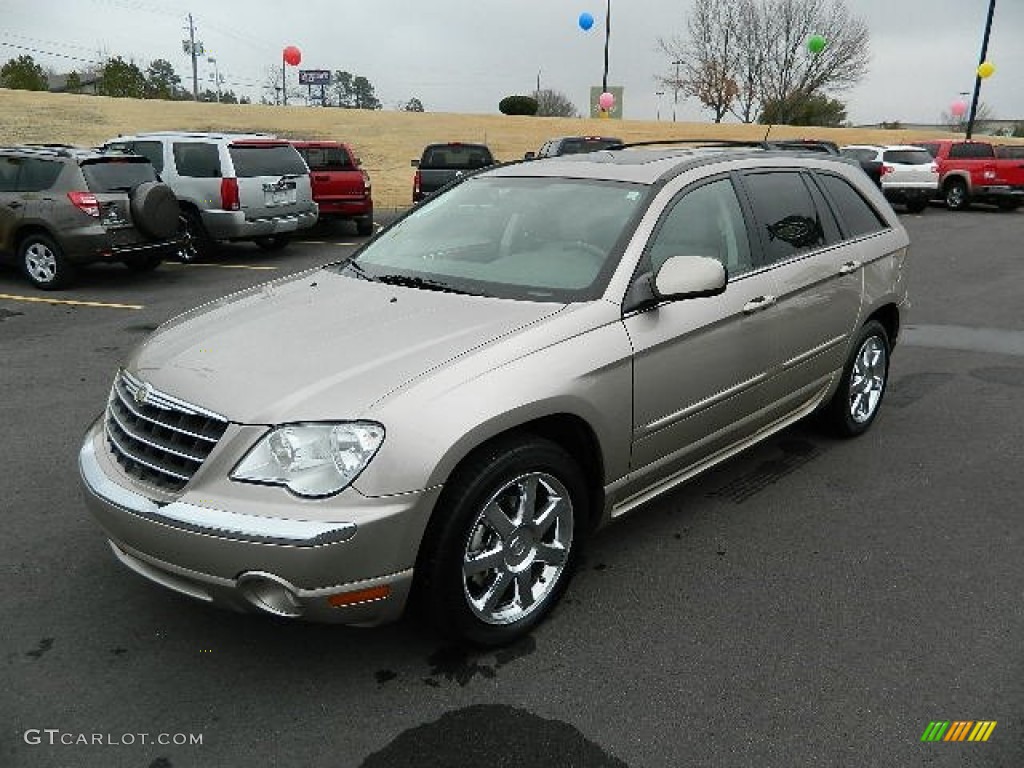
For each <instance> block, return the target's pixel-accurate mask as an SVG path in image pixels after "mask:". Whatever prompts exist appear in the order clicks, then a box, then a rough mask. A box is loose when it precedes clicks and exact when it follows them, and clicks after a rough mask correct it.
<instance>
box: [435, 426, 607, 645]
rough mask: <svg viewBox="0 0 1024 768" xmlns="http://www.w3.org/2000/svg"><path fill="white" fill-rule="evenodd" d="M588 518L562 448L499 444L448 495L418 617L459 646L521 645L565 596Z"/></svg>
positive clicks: (529, 441)
mask: <svg viewBox="0 0 1024 768" xmlns="http://www.w3.org/2000/svg"><path fill="white" fill-rule="evenodd" d="M587 518H588V510H587V490H586V484H585V482H584V479H583V475H582V472H581V471H580V468H579V466H578V465H577V464H576V462H575V461H574V460H573V459H572V457H571V456H569V454H567V453H566V452H565V451H564V450H563V449H562V448H561V447H559V446H558V445H556V444H554V443H552V442H550V441H548V440H544V439H541V438H536V437H527V438H525V439H520V440H518V441H511V440H509V441H503V442H500V443H496V444H495V445H493V446H491V447H489V448H487V449H485V450H483V451H481V452H480V453H479V454H477V456H476V457H474V458H473V459H471V460H470V461H469V462H468V463H467V464H466V465H465V466H464V467H462V468H461V469H460V470H459V471H457V472H456V474H455V476H454V477H453V478H452V480H451V482H450V483H449V484H448V485H447V487H446V488H445V492H444V495H443V496H442V500H441V502H440V503H439V505H438V508H437V510H436V511H435V513H434V518H433V519H432V521H431V524H430V526H429V527H428V530H427V533H426V535H425V537H424V542H423V546H422V547H421V552H420V558H419V562H418V563H417V602H418V604H419V605H418V607H419V608H420V609H421V610H422V611H423V612H424V613H425V614H426V616H427V618H428V619H429V620H430V621H431V622H432V623H434V624H435V625H436V626H437V627H438V629H439V630H440V631H441V632H442V633H443V634H445V635H447V636H448V637H450V638H452V639H454V640H456V641H461V642H468V643H471V644H474V645H479V646H488V647H492V646H499V645H505V644H507V643H511V642H514V641H515V640H517V639H519V638H521V637H523V636H524V635H526V634H527V633H529V632H530V631H531V630H532V629H533V628H534V627H535V626H537V624H539V623H540V622H541V621H542V620H543V619H544V617H545V616H546V615H547V614H548V613H549V612H550V611H551V609H552V608H553V607H554V606H555V604H556V603H557V602H558V600H559V598H560V597H561V596H562V593H563V592H564V591H565V588H566V586H567V585H568V583H569V580H570V579H571V576H572V572H573V569H574V567H575V564H576V560H577V557H578V554H579V551H580V549H581V546H582V542H583V538H584V534H585V531H586V527H587V525H586V523H587Z"/></svg>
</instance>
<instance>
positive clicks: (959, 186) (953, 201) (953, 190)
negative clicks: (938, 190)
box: [944, 179, 971, 211]
mask: <svg viewBox="0 0 1024 768" xmlns="http://www.w3.org/2000/svg"><path fill="white" fill-rule="evenodd" d="M944 196H945V199H946V207H947V208H949V210H951V211H966V210H967V209H968V208H970V207H971V200H970V198H969V196H968V194H967V185H966V184H964V182H963V181H961V180H960V179H953V180H952V181H950V182H949V183H948V184H946V187H945V190H944Z"/></svg>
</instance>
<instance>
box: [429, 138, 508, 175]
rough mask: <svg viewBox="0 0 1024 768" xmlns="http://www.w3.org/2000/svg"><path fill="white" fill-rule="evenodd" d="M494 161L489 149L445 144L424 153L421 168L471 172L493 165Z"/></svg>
mask: <svg viewBox="0 0 1024 768" xmlns="http://www.w3.org/2000/svg"><path fill="white" fill-rule="evenodd" d="M493 163H494V160H493V159H492V158H491V153H490V151H489V150H488V149H487V147H480V146H473V145H471V144H445V145H443V146H438V147H428V148H427V149H426V150H425V151H424V152H423V160H421V161H420V168H457V169H462V170H470V169H473V168H483V167H484V166H488V165H492V164H493Z"/></svg>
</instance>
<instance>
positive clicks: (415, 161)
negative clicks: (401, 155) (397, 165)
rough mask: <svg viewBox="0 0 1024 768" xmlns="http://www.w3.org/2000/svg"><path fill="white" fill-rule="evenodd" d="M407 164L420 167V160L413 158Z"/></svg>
mask: <svg viewBox="0 0 1024 768" xmlns="http://www.w3.org/2000/svg"><path fill="white" fill-rule="evenodd" d="M409 164H410V165H411V166H412V167H413V168H419V167H420V161H419V160H413V161H412V162H411V163H409Z"/></svg>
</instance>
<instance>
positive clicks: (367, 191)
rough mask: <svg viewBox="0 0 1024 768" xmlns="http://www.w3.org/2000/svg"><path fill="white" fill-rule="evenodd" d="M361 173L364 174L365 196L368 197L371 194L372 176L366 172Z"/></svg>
mask: <svg viewBox="0 0 1024 768" xmlns="http://www.w3.org/2000/svg"><path fill="white" fill-rule="evenodd" d="M359 172H360V173H361V174H363V194H364V195H368V194H370V174H368V173H367V172H366V171H359Z"/></svg>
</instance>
